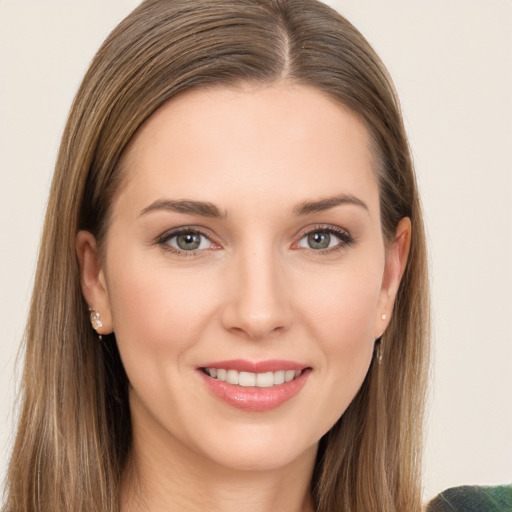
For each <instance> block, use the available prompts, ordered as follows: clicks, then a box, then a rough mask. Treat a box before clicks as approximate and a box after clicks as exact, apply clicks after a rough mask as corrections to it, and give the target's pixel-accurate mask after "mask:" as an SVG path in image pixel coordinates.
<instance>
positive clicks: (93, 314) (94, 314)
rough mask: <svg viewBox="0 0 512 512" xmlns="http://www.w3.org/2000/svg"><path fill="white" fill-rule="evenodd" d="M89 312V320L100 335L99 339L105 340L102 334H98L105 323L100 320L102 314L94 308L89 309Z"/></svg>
mask: <svg viewBox="0 0 512 512" xmlns="http://www.w3.org/2000/svg"><path fill="white" fill-rule="evenodd" d="M89 311H90V316H89V318H90V319H91V325H92V328H93V329H94V330H95V331H96V333H97V334H98V337H99V339H100V340H102V339H103V338H102V336H101V334H100V333H99V332H98V329H101V328H102V327H103V322H102V321H101V319H100V314H99V312H98V311H96V310H95V309H94V308H91V307H89Z"/></svg>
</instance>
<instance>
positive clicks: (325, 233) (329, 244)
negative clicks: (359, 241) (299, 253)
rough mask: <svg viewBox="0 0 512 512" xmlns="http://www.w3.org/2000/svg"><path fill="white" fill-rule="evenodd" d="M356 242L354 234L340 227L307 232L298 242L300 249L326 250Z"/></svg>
mask: <svg viewBox="0 0 512 512" xmlns="http://www.w3.org/2000/svg"><path fill="white" fill-rule="evenodd" d="M353 242H354V239H353V238H352V236H351V235H350V234H349V233H347V232H346V231H344V230H342V229H339V228H319V229H314V230H312V231H309V232H307V233H306V234H305V235H304V236H303V237H302V238H301V239H300V240H299V242H298V243H297V247H298V248H300V249H312V250H314V251H325V250H329V249H335V248H340V249H341V248H342V247H343V246H345V245H350V244H352V243H353Z"/></svg>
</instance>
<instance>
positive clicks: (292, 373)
mask: <svg viewBox="0 0 512 512" xmlns="http://www.w3.org/2000/svg"><path fill="white" fill-rule="evenodd" d="M294 378H295V370H286V373H285V374H284V381H285V382H290V381H291V380H293V379H294Z"/></svg>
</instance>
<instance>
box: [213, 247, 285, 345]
mask: <svg viewBox="0 0 512 512" xmlns="http://www.w3.org/2000/svg"><path fill="white" fill-rule="evenodd" d="M227 285H228V287H229V292H228V297H229V300H228V302H227V303H226V304H225V306H224V310H223V312H222V322H223V326H224V328H225V329H227V330H229V331H230V332H232V333H235V334H238V335H241V336H243V337H245V338H247V339H251V340H262V339H265V338H267V337H268V336H270V335H273V334H277V333H279V332H284V331H285V330H287V329H288V328H289V327H290V325H291V323H292V320H293V308H292V306H291V303H290V298H291V296H290V295H291V294H290V288H289V286H287V280H286V272H285V269H284V268H283V265H282V264H281V263H280V261H279V258H277V257H276V255H274V254H272V252H271V251H269V250H267V251H264V250H254V249H253V250H252V251H251V252H250V254H248V253H246V254H245V255H243V254H241V255H240V256H239V257H238V260H237V261H236V263H235V265H234V266H233V268H232V274H231V276H230V279H228V281H227Z"/></svg>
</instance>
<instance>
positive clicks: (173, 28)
mask: <svg viewBox="0 0 512 512" xmlns="http://www.w3.org/2000/svg"><path fill="white" fill-rule="evenodd" d="M283 79H284V80H287V81H290V82H294V83H298V84H307V85H311V86H314V87H316V88H317V89H319V90H321V91H324V92H325V93H327V94H328V95H330V96H331V97H332V98H335V99H336V100H337V101H339V102H340V103H342V104H344V105H346V106H347V107H349V108H350V109H351V110H352V111H353V112H355V113H356V114H358V115H359V116H360V118H361V119H362V120H363V121H364V122H365V123H366V126H367V128H368V130H369V133H370V134H371V137H372V142H373V149H374V153H375V156H376V162H377V163H376V168H375V173H376V176H377V179H378V181H379V185H380V198H381V217H382V230H383V234H384V237H385V239H386V240H387V241H388V242H389V241H390V240H391V239H392V237H393V234H394V231H395V228H396V226H397V224H398V222H399V220H400V219H401V218H403V217H409V218H410V219H411V222H412V241H411V250H410V254H409V261H408V264H407V268H406V270H405V274H404V276H403V279H402V282H401V285H400V289H399V292H398V296H397V300H396V303H395V308H394V313H393V315H392V319H391V323H390V325H389V326H388V329H387V331H386V333H385V334H384V336H383V338H382V340H381V342H380V348H379V350H381V351H382V359H381V361H380V363H379V362H378V359H377V358H374V360H373V362H372V364H371V367H370V369H369V372H368V375H367V377H366V380H365V381H364V384H363V386H362V388H361V389H360V391H359V392H358V394H357V396H356V397H355V399H354V400H353V402H352V403H351V405H350V406H349V408H348V409H347V411H346V412H345V413H344V414H343V416H342V417H341V418H340V420H339V421H338V422H337V423H336V425H335V426H334V427H333V428H332V429H331V430H330V431H329V432H328V433H327V434H326V435H325V436H324V437H323V438H322V440H321V442H320V447H319V451H318V457H317V462H316V467H315V472H314V477H313V482H312V492H313V496H314V500H315V504H316V507H317V510H318V511H323V512H333V511H345V512H363V511H364V512H368V511H376V510H379V511H383V512H391V511H400V512H415V511H416V512H417V511H419V510H420V472H421V444H422V429H421V427H422V413H423V404H424V398H425V386H426V373H427V359H428V323H429V322H428V310H429V308H428V279H427V270H426V253H425V241H424V233H423V221H422V216H421V209H420V204H419V199H418V194H417V186H416V183H415V177H414V173H413V169H412V163H411V157H410V151H409V148H408V144H407V139H406V135H405V131H404V126H403V122H402V118H401V114H400V108H399V104H398V100H397V98H396V94H395V92H394V89H393V85H392V83H391V80H390V78H389V76H388V74H387V72H386V70H385V68H384V66H383V65H382V63H381V62H380V60H379V58H378V57H377V55H376V54H375V52H374V51H373V50H372V48H371V47H370V45H369V44H368V42H367V41H366V40H365V39H364V38H363V36H362V35H361V34H360V33H359V32H358V31H357V30H356V29H355V28H354V27H353V26H352V25H351V24H350V23H349V22H348V21H347V20H346V19H344V18H343V17H342V16H340V15H339V14H338V13H337V12H335V11H334V10H332V9H330V8H329V7H327V6H325V5H324V4H322V3H320V2H317V1H316V0H173V1H170V0H147V1H145V2H143V3H142V4H141V5H140V6H139V7H138V8H137V9H135V11H133V12H132V13H131V14H130V15H129V16H128V17H127V18H126V19H125V20H124V21H122V22H121V23H120V24H119V26H118V27H117V28H116V29H115V30H114V31H113V32H112V33H111V35H110V36H109V37H108V38H107V40H106V41H105V43H104V44H103V45H102V47H101V48H100V50H99V51H98V53H97V55H96V57H95V58H94V60H93V62H92V63H91V66H90V68H89V70H88V72H87V74H86V76H85V78H84V80H83V82H82V85H81V87H80V89H79V91H78V93H77V96H76V98H75V100H74V103H73V105H72V108H71V112H70V115H69V119H68V122H67V125H66V128H65V131H64V135H63V139H62V144H61V147H60V151H59V155H58V159H57V164H56V169H55V174H54V178H53V182H52V188H51V193H50V199H49V203H48V208H47V213H46V220H45V225H44V231H43V236H42V242H41V250H40V255H39V261H38V266H37V273H36V280H35V286H34V292H33V296H32V303H31V309H30V315H29V319H28V324H27V328H26V334H25V350H26V354H25V367H24V373H23V382H22V401H21V410H20V416H19V425H18V431H17V436H16V440H15V445H14V449H13V453H12V458H11V461H10V466H9V469H8V477H7V487H6V492H7V495H6V496H7V500H6V507H7V508H6V509H7V511H9V512H36V511H43V510H48V511H50V510H51V511H52V512H68V511H70V510H73V511H74V512H81V511H84V512H85V511H105V512H106V511H108V512H114V511H117V510H118V509H119V502H118V494H119V483H120V478H121V475H122V472H123V468H124V467H125V463H126V459H127V455H128V453H129V451H130V444H131V427H130V412H129V407H128V401H127V379H126V375H125V373H124V370H123V368H122V364H121V361H120V359H119V354H118V352H117V348H116V342H115V337H114V335H111V336H109V337H108V338H107V339H106V340H105V342H104V343H103V344H102V345H100V344H98V342H97V339H96V337H95V335H94V333H93V332H92V330H91V327H90V324H89V320H88V313H87V305H86V304H85V302H84V299H83V297H82V293H81V289H80V280H79V265H78V262H77V257H76V251H75V239H76V235H77V232H78V231H79V230H81V229H85V230H88V231H90V232H92V233H93V234H94V235H95V236H96V238H97V240H98V241H99V242H100V243H101V240H102V239H103V237H104V235H105V233H106V231H107V229H108V223H109V214H110V206H111V204H112V198H113V197H114V195H115V193H116V190H117V189H118V187H119V183H120V182H121V180H122V178H123V166H122V164H120V157H121V155H122V153H123V150H124V149H125V148H126V146H127V144H128V143H129V141H130V139H131V138H132V136H133V135H134V133H135V132H136V131H137V129H138V128H139V127H140V126H141V125H142V123H144V121H146V120H147V119H148V118H149V116H151V114H152V113H153V112H155V110H157V109H158V108H159V107H160V106H161V105H162V104H163V103H165V102H166V101H167V100H169V99H170V98H172V97H173V96H174V95H175V94H177V93H179V92H181V91H184V90H186V89H190V88H193V87H205V86H208V85H218V84H225V85H231V86H232V85H237V84H244V83H260V84H271V83H275V82H277V81H280V80H283ZM377 346H379V344H377Z"/></svg>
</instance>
